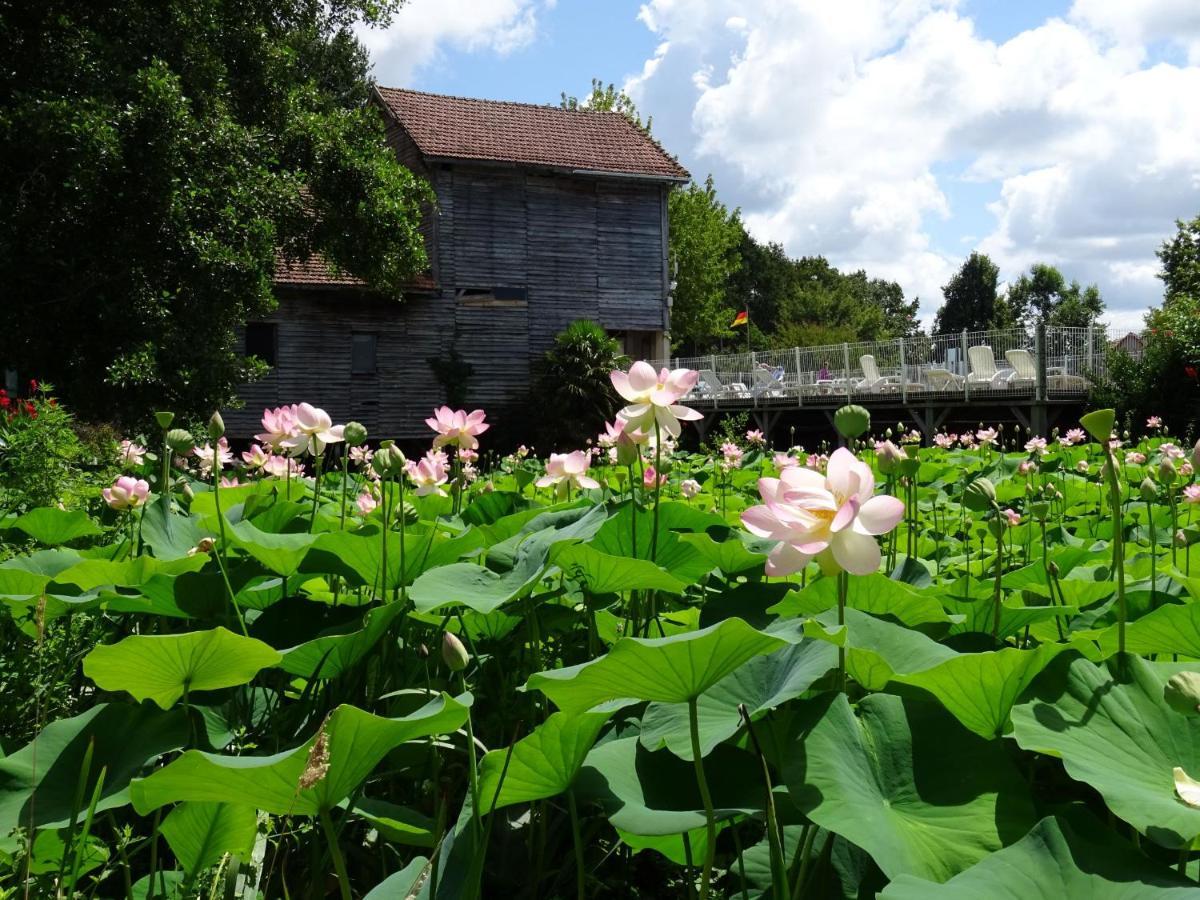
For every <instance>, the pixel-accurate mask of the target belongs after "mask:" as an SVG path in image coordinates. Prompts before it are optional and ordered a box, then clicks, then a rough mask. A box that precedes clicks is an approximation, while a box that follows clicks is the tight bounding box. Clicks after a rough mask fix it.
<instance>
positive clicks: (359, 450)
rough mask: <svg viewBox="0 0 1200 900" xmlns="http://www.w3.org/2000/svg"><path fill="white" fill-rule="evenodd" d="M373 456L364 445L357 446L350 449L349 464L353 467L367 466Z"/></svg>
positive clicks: (372, 451)
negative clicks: (353, 465) (352, 464)
mask: <svg viewBox="0 0 1200 900" xmlns="http://www.w3.org/2000/svg"><path fill="white" fill-rule="evenodd" d="M374 456H375V451H374V450H372V449H371V448H370V447H368V446H367V445H366V444H359V445H358V446H357V447H351V448H350V462H352V463H354V464H355V465H359V466H369V465H370V464H371V459H372V458H373V457H374Z"/></svg>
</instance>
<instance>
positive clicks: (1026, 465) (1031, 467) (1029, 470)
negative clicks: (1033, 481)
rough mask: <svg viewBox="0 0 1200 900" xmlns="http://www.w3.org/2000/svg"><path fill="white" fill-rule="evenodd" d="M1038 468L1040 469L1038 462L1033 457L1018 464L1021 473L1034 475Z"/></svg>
mask: <svg viewBox="0 0 1200 900" xmlns="http://www.w3.org/2000/svg"><path fill="white" fill-rule="evenodd" d="M1037 470H1038V465H1037V463H1035V462H1034V461H1033V460H1031V459H1025V460H1022V461H1021V464H1020V465H1019V466H1017V473H1018V474H1020V475H1032V474H1033V473H1034V472H1036V471H1037Z"/></svg>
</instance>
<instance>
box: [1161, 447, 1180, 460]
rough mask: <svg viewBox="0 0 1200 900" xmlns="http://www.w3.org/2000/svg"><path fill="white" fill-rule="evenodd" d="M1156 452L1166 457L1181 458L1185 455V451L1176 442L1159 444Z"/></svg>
mask: <svg viewBox="0 0 1200 900" xmlns="http://www.w3.org/2000/svg"><path fill="white" fill-rule="evenodd" d="M1158 452H1159V453H1161V454H1162V455H1163V456H1164V457H1166V458H1167V459H1172V460H1174V459H1183V458H1184V457H1186V456H1187V451H1186V450H1184V449H1183V448H1182V447H1180V446H1178V445H1176V444H1160V445H1159V448H1158Z"/></svg>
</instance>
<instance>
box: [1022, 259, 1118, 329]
mask: <svg viewBox="0 0 1200 900" xmlns="http://www.w3.org/2000/svg"><path fill="white" fill-rule="evenodd" d="M1007 301H1008V307H1009V311H1010V312H1011V314H1012V316H1013V318H1014V319H1015V320H1016V321H1017V322H1018V323H1019V324H1022V325H1024V326H1025V327H1026V328H1029V327H1032V326H1034V325H1039V324H1040V325H1058V326H1062V327H1066V328H1087V327H1088V326H1090V325H1095V324H1097V323H1098V322H1099V320H1100V315H1101V314H1102V313H1103V312H1104V300H1103V299H1101V297H1100V289H1099V288H1098V287H1096V285H1094V284H1091V285H1088V286H1087V287H1081V286H1080V284H1079V282H1078V281H1072V282H1070V283H1069V284H1068V283H1067V280H1066V278H1064V277H1063V274H1062V272H1060V271H1058V269H1056V268H1055V267H1054V266H1050V265H1046V264H1045V263H1035V264H1034V265H1033V266H1031V267H1030V269H1029V271H1028V272H1027V273H1025V274H1023V275H1021V277H1019V278H1018V279H1017V280H1016V281H1014V282H1013V283H1012V284H1010V285H1009V286H1008V294H1007Z"/></svg>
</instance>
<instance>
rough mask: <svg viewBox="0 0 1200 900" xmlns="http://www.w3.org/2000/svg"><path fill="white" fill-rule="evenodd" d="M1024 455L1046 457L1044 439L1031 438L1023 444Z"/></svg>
mask: <svg viewBox="0 0 1200 900" xmlns="http://www.w3.org/2000/svg"><path fill="white" fill-rule="evenodd" d="M1025 452H1026V453H1036V454H1037V455H1038V456H1045V455H1046V439H1045V438H1044V437H1033V438H1030V439H1029V440H1027V441H1026V442H1025Z"/></svg>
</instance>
